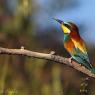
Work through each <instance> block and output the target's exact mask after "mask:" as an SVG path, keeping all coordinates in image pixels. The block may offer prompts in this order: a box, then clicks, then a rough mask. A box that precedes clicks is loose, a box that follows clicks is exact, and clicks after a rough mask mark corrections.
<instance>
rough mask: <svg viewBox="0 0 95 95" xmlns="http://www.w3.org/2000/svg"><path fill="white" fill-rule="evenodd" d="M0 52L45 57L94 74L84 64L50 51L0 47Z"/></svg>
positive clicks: (88, 73)
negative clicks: (47, 52) (42, 51)
mask: <svg viewBox="0 0 95 95" xmlns="http://www.w3.org/2000/svg"><path fill="white" fill-rule="evenodd" d="M0 54H11V55H24V56H29V57H35V58H41V59H47V60H51V61H55V62H58V63H62V64H66V65H68V66H71V67H73V68H74V69H76V70H78V71H80V72H82V73H84V74H86V75H88V76H90V77H93V78H95V74H93V73H92V72H91V71H90V70H88V69H87V68H85V67H84V66H81V65H80V64H78V63H77V62H75V61H71V62H70V61H69V58H65V57H61V56H57V55H54V54H52V53H50V54H45V53H39V52H33V51H29V50H26V49H24V47H23V48H22V47H21V49H8V48H2V47H0Z"/></svg>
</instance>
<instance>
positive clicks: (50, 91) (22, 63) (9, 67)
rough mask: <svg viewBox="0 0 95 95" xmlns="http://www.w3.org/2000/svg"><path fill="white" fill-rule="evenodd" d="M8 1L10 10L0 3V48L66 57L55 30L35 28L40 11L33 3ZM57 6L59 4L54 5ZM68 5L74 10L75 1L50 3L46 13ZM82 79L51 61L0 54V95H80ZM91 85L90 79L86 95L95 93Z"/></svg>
mask: <svg viewBox="0 0 95 95" xmlns="http://www.w3.org/2000/svg"><path fill="white" fill-rule="evenodd" d="M10 1H11V2H13V1H14V2H15V3H14V4H13V5H14V7H15V8H14V9H13V10H12V9H11V8H12V7H10V2H9V0H0V45H1V46H2V47H6V48H20V47H21V46H24V47H25V48H26V49H29V50H34V51H38V52H44V53H49V52H50V51H52V50H54V51H56V54H59V55H62V56H69V55H68V53H67V52H66V50H65V49H64V48H63V44H62V42H59V40H58V39H57V37H60V33H58V32H57V31H56V28H55V27H50V29H49V28H47V29H45V30H42V29H40V26H36V23H35V19H36V18H35V17H34V16H35V14H36V13H37V12H38V11H39V10H40V7H39V6H37V1H36V2H35V1H34V0H13V1H12V0H10ZM58 3H60V4H61V5H60V4H59V5H60V6H59V5H57V4H58ZM65 4H66V5H65ZM71 4H72V5H75V7H76V1H75V0H60V2H59V0H52V2H51V3H50V6H51V7H50V9H49V10H50V13H51V12H52V11H53V7H56V6H58V7H56V9H55V10H56V12H57V11H58V10H60V9H61V8H65V7H66V6H69V5H71ZM72 5H71V6H72ZM61 6H62V7H61ZM59 7H60V8H59ZM69 7H70V6H69ZM72 8H73V7H72ZM51 9H52V10H51ZM34 18H35V19H34ZM40 25H41V24H40ZM44 31H45V32H44ZM54 34H55V35H54ZM94 62H95V60H94ZM83 76H84V75H82V74H81V73H79V72H78V71H76V70H74V69H72V68H70V67H68V66H65V65H62V64H57V63H55V62H51V61H47V60H43V59H36V58H27V57H25V56H14V55H10V56H9V55H0V95H1V94H2V95H80V94H79V90H80V84H81V78H82V77H83ZM94 84H95V81H94V80H93V79H92V80H91V81H90V85H89V88H90V89H89V93H90V94H89V95H94V94H95V88H94Z"/></svg>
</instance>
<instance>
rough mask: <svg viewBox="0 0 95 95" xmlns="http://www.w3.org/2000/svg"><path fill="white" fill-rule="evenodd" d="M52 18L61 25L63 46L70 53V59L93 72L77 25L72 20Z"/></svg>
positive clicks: (94, 69)
mask: <svg viewBox="0 0 95 95" xmlns="http://www.w3.org/2000/svg"><path fill="white" fill-rule="evenodd" d="M53 19H54V20H56V21H57V22H58V23H60V25H61V29H62V32H63V33H64V37H63V44H64V48H65V49H66V50H67V51H68V53H69V54H70V55H71V60H72V59H73V60H75V61H76V62H78V63H79V64H81V65H82V66H84V67H85V68H87V69H89V70H90V71H91V72H92V73H94V74H95V68H94V67H93V66H92V64H91V62H90V60H89V57H88V52H87V48H86V44H85V41H84V40H83V39H82V37H81V36H80V34H79V28H78V26H77V25H76V24H75V23H73V22H64V21H62V20H60V19H56V18H53Z"/></svg>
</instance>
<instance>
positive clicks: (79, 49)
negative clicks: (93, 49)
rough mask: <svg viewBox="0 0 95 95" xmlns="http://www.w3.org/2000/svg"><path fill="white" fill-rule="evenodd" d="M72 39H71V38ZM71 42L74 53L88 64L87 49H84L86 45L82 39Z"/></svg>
mask: <svg viewBox="0 0 95 95" xmlns="http://www.w3.org/2000/svg"><path fill="white" fill-rule="evenodd" d="M71 39H72V38H71ZM72 42H73V43H74V45H75V48H76V49H75V51H76V55H78V56H80V57H82V59H84V60H86V61H87V62H88V63H90V61H89V57H88V54H87V49H86V45H85V43H84V41H83V40H82V39H79V40H78V41H77V40H74V39H72Z"/></svg>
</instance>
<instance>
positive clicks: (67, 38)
mask: <svg viewBox="0 0 95 95" xmlns="http://www.w3.org/2000/svg"><path fill="white" fill-rule="evenodd" d="M64 47H65V48H66V50H67V51H68V52H69V53H70V54H72V53H73V49H74V44H73V42H72V40H71V38H70V36H69V35H66V34H65V35H64Z"/></svg>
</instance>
